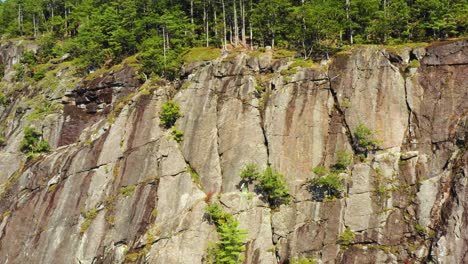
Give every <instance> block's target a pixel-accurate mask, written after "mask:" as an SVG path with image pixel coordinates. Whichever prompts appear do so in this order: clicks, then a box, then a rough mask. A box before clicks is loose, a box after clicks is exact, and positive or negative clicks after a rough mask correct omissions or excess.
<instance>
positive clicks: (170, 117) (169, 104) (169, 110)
mask: <svg viewBox="0 0 468 264" xmlns="http://www.w3.org/2000/svg"><path fill="white" fill-rule="evenodd" d="M181 116H182V113H181V112H180V107H179V104H178V103H175V102H173V101H171V100H168V101H166V102H165V103H164V104H163V105H162V108H161V113H160V114H159V118H160V119H161V125H162V126H163V127H165V128H167V129H169V128H171V127H172V126H174V125H175V122H176V121H177V119H178V118H179V117H181Z"/></svg>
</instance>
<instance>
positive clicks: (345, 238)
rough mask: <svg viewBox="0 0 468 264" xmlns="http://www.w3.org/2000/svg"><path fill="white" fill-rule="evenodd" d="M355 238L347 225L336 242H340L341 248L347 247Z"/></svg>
mask: <svg viewBox="0 0 468 264" xmlns="http://www.w3.org/2000/svg"><path fill="white" fill-rule="evenodd" d="M355 238H356V234H354V232H353V231H352V230H351V228H349V227H347V228H346V229H345V231H344V232H343V233H341V235H340V237H339V238H338V244H340V245H341V247H342V248H347V247H349V246H350V245H351V244H352V243H353V241H354V239H355Z"/></svg>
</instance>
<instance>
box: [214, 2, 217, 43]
mask: <svg viewBox="0 0 468 264" xmlns="http://www.w3.org/2000/svg"><path fill="white" fill-rule="evenodd" d="M217 21H218V17H217V16H216V6H213V25H214V34H215V37H216V39H218V26H217V23H216V22H217Z"/></svg>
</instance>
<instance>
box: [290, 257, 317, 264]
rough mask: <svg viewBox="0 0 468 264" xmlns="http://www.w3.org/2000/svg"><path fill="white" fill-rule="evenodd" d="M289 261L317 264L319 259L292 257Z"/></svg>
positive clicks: (292, 262)
mask: <svg viewBox="0 0 468 264" xmlns="http://www.w3.org/2000/svg"><path fill="white" fill-rule="evenodd" d="M289 263H291V264H316V263H317V261H315V259H313V258H292V259H291V260H290V261H289Z"/></svg>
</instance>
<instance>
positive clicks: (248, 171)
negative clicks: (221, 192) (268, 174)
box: [240, 164, 260, 183]
mask: <svg viewBox="0 0 468 264" xmlns="http://www.w3.org/2000/svg"><path fill="white" fill-rule="evenodd" d="M240 177H241V179H242V181H243V182H245V183H252V182H253V181H254V180H256V179H258V178H259V177H260V173H259V172H258V167H257V165H255V164H247V165H245V168H244V170H242V172H241V174H240Z"/></svg>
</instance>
